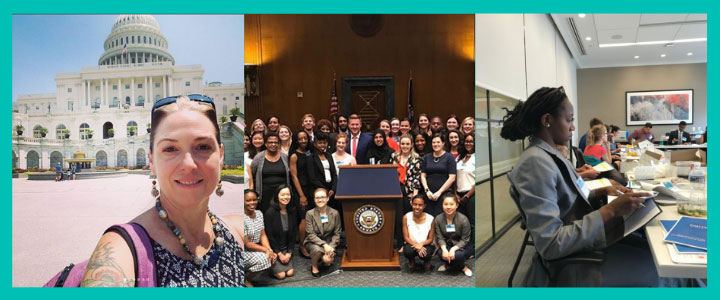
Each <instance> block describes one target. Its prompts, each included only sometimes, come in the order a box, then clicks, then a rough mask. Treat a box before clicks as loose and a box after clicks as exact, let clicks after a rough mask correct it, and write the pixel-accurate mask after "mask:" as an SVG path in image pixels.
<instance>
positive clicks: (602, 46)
mask: <svg viewBox="0 0 720 300" xmlns="http://www.w3.org/2000/svg"><path fill="white" fill-rule="evenodd" d="M692 42H707V38H697V39H683V40H674V41H649V42H637V43H615V44H600V48H607V47H624V46H644V45H661V44H671V43H692Z"/></svg>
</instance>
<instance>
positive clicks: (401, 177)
mask: <svg viewBox="0 0 720 300" xmlns="http://www.w3.org/2000/svg"><path fill="white" fill-rule="evenodd" d="M414 123H415V124H412V122H411V120H409V119H407V118H405V119H402V120H400V119H397V118H392V119H391V120H381V121H380V122H379V123H378V127H379V128H377V129H376V130H374V131H372V132H370V133H365V132H362V131H361V128H363V127H365V128H367V124H364V123H363V122H362V120H361V118H360V116H358V115H356V114H352V115H349V116H343V115H341V116H339V117H338V119H337V128H336V129H335V128H334V126H333V123H332V122H330V121H329V120H327V119H321V120H318V121H317V122H316V120H315V117H314V116H313V115H311V114H306V115H304V116H303V117H302V123H301V126H300V128H299V129H298V130H296V131H295V132H293V131H292V130H291V129H290V127H289V126H287V125H283V124H282V123H281V122H280V120H279V119H278V118H277V117H275V116H270V117H269V118H267V119H266V120H265V121H263V120H260V119H257V120H255V121H253V123H252V124H251V126H250V127H249V128H248V130H247V131H246V132H247V133H246V135H245V149H246V150H247V151H246V152H245V174H246V178H245V182H246V187H248V189H247V190H246V191H245V223H244V224H245V230H244V231H245V246H246V249H247V257H248V259H247V261H246V268H247V270H248V274H247V275H248V277H247V278H248V285H251V284H252V281H253V278H256V276H257V275H258V274H259V273H261V272H264V271H265V270H266V269H271V270H272V274H273V275H274V276H275V278H277V279H284V278H286V277H290V276H293V275H294V273H295V270H294V268H293V263H292V261H293V258H294V254H293V250H294V248H295V241H296V239H297V241H299V247H298V249H299V251H298V252H299V253H298V254H299V255H300V256H303V257H306V258H309V259H311V265H312V267H311V270H310V271H311V273H312V275H313V276H320V268H321V267H322V266H326V265H330V264H332V262H333V261H334V258H335V256H336V254H337V248H338V246H340V243H341V239H340V236H341V233H342V231H343V230H344V228H343V225H344V224H343V219H342V208H341V203H340V202H339V201H338V200H336V199H335V194H336V192H337V183H338V177H339V174H340V166H344V165H350V166H352V165H363V164H393V165H396V166H397V171H398V182H397V184H399V185H400V187H401V191H402V193H403V198H402V200H400V201H399V202H398V203H397V208H398V209H397V212H398V215H397V216H396V220H397V221H396V226H395V228H396V232H395V245H396V247H395V248H396V249H397V250H398V251H401V252H403V253H404V254H405V256H406V257H407V258H408V265H409V266H410V267H411V268H414V267H415V265H416V264H415V259H416V258H419V259H420V260H422V261H423V267H424V269H425V270H430V269H431V268H432V265H431V264H430V260H431V258H432V256H433V255H434V253H435V252H437V255H438V257H440V259H441V260H443V262H444V263H443V265H441V266H440V267H439V268H438V271H445V270H446V269H447V268H449V267H457V268H459V269H462V270H463V272H464V273H465V274H466V275H468V276H471V275H472V271H470V269H469V268H468V267H467V266H465V260H466V259H468V258H470V257H471V256H472V255H473V251H474V250H473V248H474V247H473V245H472V229H473V225H474V223H475V222H474V209H475V207H474V203H475V200H474V193H475V135H474V133H475V122H474V119H473V118H472V117H467V118H465V119H463V120H462V122H461V121H460V120H459V119H458V118H457V117H456V116H455V115H451V116H449V117H448V118H447V119H446V120H445V121H443V119H442V118H441V117H438V116H435V117H432V118H429V117H428V116H427V115H425V114H421V115H420V116H419V117H418V119H417V120H416V122H414ZM436 249H438V250H436Z"/></svg>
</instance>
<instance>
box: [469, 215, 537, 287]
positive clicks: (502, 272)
mask: <svg viewBox="0 0 720 300" xmlns="http://www.w3.org/2000/svg"><path fill="white" fill-rule="evenodd" d="M524 237H525V230H523V229H521V228H520V223H517V224H515V225H513V226H512V228H511V229H510V230H508V231H507V232H506V233H505V235H503V236H502V237H501V238H500V239H499V240H498V241H497V242H495V244H493V245H492V246H491V247H490V249H488V250H487V251H485V253H483V254H482V255H481V256H480V257H478V258H477V260H476V261H475V270H476V271H477V272H476V274H475V283H476V284H477V286H478V287H507V286H508V284H507V283H508V278H509V277H510V272H511V271H512V267H513V264H514V263H515V259H516V258H517V255H518V252H520V247H521V246H522V241H523V238H524ZM534 253H535V248H534V247H532V246H527V247H525V254H524V255H523V258H522V260H521V262H520V266H519V267H518V271H517V273H516V274H515V278H514V280H513V286H516V287H517V286H521V283H522V281H523V279H524V278H525V275H526V274H527V271H528V269H529V268H530V263H531V262H532V256H533V254H534Z"/></svg>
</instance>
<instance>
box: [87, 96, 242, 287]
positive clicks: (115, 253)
mask: <svg viewBox="0 0 720 300" xmlns="http://www.w3.org/2000/svg"><path fill="white" fill-rule="evenodd" d="M151 114H152V117H151V120H152V126H151V128H152V131H151V133H150V152H149V158H150V169H151V170H152V172H153V173H154V174H155V175H156V176H157V180H156V181H153V185H152V187H150V186H148V189H150V188H152V189H150V190H151V194H152V196H153V198H154V199H155V205H154V206H153V207H152V208H150V209H148V210H146V211H145V212H143V213H142V214H140V215H139V216H137V217H135V218H134V219H133V220H132V221H131V223H130V224H133V226H139V227H140V228H141V229H140V230H139V231H138V232H141V233H145V235H147V236H148V237H149V240H150V244H151V247H152V258H154V264H152V266H151V267H150V268H151V269H152V270H154V272H151V273H153V274H152V275H154V276H151V277H149V278H151V279H148V278H145V277H138V274H136V270H137V267H136V266H137V265H143V266H144V264H143V263H145V262H136V261H135V260H136V257H135V251H134V250H135V249H131V248H130V247H131V246H129V245H128V243H127V242H126V239H125V238H123V236H124V235H125V234H126V232H121V231H118V230H112V228H111V229H110V230H108V231H106V233H105V234H104V235H103V236H102V237H101V239H100V241H99V242H98V244H97V247H96V248H95V251H94V252H93V254H92V256H91V258H90V261H89V263H88V265H87V269H86V272H85V275H84V278H83V281H82V286H106V287H121V286H124V287H133V286H165V287H174V286H208V287H223V286H244V283H245V279H244V261H243V250H242V247H241V245H240V244H239V243H238V242H239V241H241V240H242V238H241V234H240V232H241V230H242V229H241V228H237V225H232V224H235V223H234V222H233V223H232V224H231V223H225V222H224V221H223V220H221V219H220V218H219V217H218V216H216V215H215V214H214V213H213V212H211V211H210V209H209V207H208V202H209V199H210V195H211V194H212V193H216V194H217V195H218V196H221V195H222V194H223V193H224V192H223V190H222V184H221V182H220V170H221V169H222V165H223V155H224V152H223V145H222V144H221V143H220V134H219V128H218V124H217V120H216V112H215V106H214V103H213V100H212V99H211V98H209V97H207V96H203V95H188V96H181V97H169V98H164V99H160V100H158V101H157V102H155V104H154V106H153V108H152V113H151ZM139 272H143V270H140V271H139ZM152 280H154V282H147V281H152Z"/></svg>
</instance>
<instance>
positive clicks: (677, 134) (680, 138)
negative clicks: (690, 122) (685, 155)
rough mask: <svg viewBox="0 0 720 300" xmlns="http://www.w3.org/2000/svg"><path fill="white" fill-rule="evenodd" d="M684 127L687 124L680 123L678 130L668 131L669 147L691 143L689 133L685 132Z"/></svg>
mask: <svg viewBox="0 0 720 300" xmlns="http://www.w3.org/2000/svg"><path fill="white" fill-rule="evenodd" d="M685 126H687V123H685V121H681V122H680V125H678V130H673V131H670V137H669V138H668V141H670V143H669V144H670V145H685V144H690V143H691V142H692V140H691V139H690V133H688V132H687V131H685Z"/></svg>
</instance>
